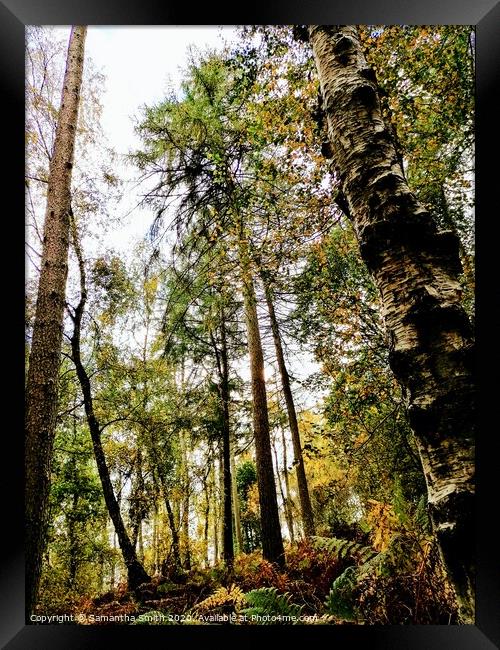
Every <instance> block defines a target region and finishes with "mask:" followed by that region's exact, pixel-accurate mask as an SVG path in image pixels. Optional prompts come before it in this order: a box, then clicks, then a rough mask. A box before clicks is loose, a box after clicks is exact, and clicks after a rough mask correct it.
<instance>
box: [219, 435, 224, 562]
mask: <svg viewBox="0 0 500 650" xmlns="http://www.w3.org/2000/svg"><path fill="white" fill-rule="evenodd" d="M218 515H219V527H218V530H219V554H220V555H219V559H220V560H222V561H224V447H223V445H222V441H221V443H220V445H219V508H218Z"/></svg>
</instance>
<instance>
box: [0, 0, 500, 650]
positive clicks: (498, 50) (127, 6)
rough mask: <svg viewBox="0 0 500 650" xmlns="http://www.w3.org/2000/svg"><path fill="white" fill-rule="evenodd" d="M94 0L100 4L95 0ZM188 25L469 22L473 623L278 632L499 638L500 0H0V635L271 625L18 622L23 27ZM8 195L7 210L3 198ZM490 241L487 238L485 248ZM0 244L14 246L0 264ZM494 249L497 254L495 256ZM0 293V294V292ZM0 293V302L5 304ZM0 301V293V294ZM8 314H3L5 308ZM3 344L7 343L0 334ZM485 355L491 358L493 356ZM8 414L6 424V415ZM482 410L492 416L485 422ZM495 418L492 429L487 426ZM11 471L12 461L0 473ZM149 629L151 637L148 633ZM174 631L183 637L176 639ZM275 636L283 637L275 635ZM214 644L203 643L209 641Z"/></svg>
mask: <svg viewBox="0 0 500 650" xmlns="http://www.w3.org/2000/svg"><path fill="white" fill-rule="evenodd" d="M101 3H102V4H101ZM193 18H196V19H197V21H198V24H211V25H217V24H252V23H260V24H273V23H281V24H283V23H286V24H291V23H293V24H310V23H315V24H331V23H342V24H470V25H475V26H476V46H477V110H476V122H477V125H476V136H477V139H476V143H477V145H476V147H477V171H476V197H477V208H476V214H477V219H476V227H477V286H478V290H477V316H476V324H477V332H478V354H477V360H478V364H477V367H478V387H479V391H478V392H479V400H478V402H479V421H480V429H479V432H480V433H479V437H478V444H477V493H478V509H477V614H476V625H464V626H348V625H343V626H317V627H314V626H299V627H294V628H290V627H285V628H280V629H279V633H280V640H278V643H281V642H286V641H287V640H288V639H289V638H290V639H291V637H290V636H289V635H291V634H293V635H294V640H297V641H298V642H299V643H307V642H310V640H311V638H312V637H315V636H316V635H317V634H321V637H322V641H326V643H328V644H329V645H330V644H331V645H332V646H333V647H338V648H345V647H346V646H348V644H359V645H362V646H366V647H369V648H370V649H377V648H384V649H392V648H394V649H398V650H413V649H414V648H415V649H416V648H419V649H420V648H421V649H424V650H433V649H434V648H436V649H438V648H439V650H447V649H448V648H449V649H450V650H451V649H453V650H460V649H461V648H464V649H467V650H469V649H470V650H491V649H493V648H495V647H497V648H498V647H499V646H500V580H499V570H498V561H497V560H498V546H499V545H498V541H497V539H496V537H495V533H494V528H493V527H492V524H491V521H493V520H495V519H496V515H497V512H498V507H495V506H496V505H497V499H495V498H494V497H495V495H496V494H498V492H497V491H496V490H495V487H496V486H497V481H496V480H495V479H496V473H495V469H496V465H497V463H498V460H497V459H498V458H499V455H498V453H496V452H497V449H496V444H495V443H496V438H497V437H498V434H496V432H495V430H494V425H495V415H496V413H495V406H496V401H497V400H498V386H499V382H497V381H495V376H493V377H492V378H489V376H488V374H487V370H488V369H489V368H494V370H495V373H497V372H498V368H499V366H500V364H499V363H498V361H500V359H499V358H498V352H497V350H498V347H499V346H498V344H496V343H495V341H496V339H497V338H498V334H499V333H500V327H499V324H500V323H499V316H498V315H499V314H500V301H499V291H498V282H497V281H496V276H497V275H498V273H495V267H494V262H495V261H496V258H495V249H496V245H497V242H499V241H500V238H498V237H496V236H495V235H496V234H498V228H499V226H498V222H499V221H500V210H499V207H500V205H499V200H498V196H499V192H498V180H497V176H498V173H497V168H498V163H496V160H495V159H496V158H497V157H498V152H500V146H499V145H500V143H499V131H500V129H498V128H497V127H496V124H497V123H498V116H497V113H498V108H497V107H498V104H496V103H495V101H494V95H493V93H494V91H495V90H496V88H497V87H498V86H499V84H498V82H499V81H500V75H499V74H498V73H499V62H500V3H498V0H475V2H469V1H468V0H459V1H458V2H457V1H456V0H445V1H441V2H437V1H436V0H419V2H418V3H415V4H414V5H413V4H410V3H408V2H399V3H394V4H392V3H388V2H385V0H371V2H370V1H369V0H349V1H347V2H346V1H345V0H343V2H339V1H338V0H336V1H335V3H334V4H333V3H332V2H327V0H313V1H309V2H307V3H306V2H303V1H299V0H287V1H286V2H285V0H280V2H278V3H276V2H274V3H273V4H271V3H269V2H267V3H260V4H255V3H252V4H251V5H250V4H248V5H244V6H243V5H241V6H234V7H232V8H230V9H226V8H222V7H221V6H214V5H213V4H212V3H206V4H205V5H204V6H203V7H200V8H196V7H195V6H194V5H193V4H192V3H184V5H182V4H181V3H178V4H176V5H175V6H174V5H171V4H167V3H164V4H158V5H157V6H153V3H152V1H151V0H107V1H106V2H105V4H104V3H103V0H101V2H99V0H87V1H86V2H78V1H77V0H51V2H50V3H42V2H35V0H3V1H2V2H0V71H1V72H0V78H1V81H2V86H1V87H2V104H3V107H4V109H5V108H6V109H7V117H5V118H4V120H3V126H4V129H3V130H2V131H3V136H4V137H3V138H2V139H3V140H4V141H5V139H7V141H8V142H7V150H5V149H4V151H3V154H4V156H3V158H4V163H7V164H4V171H3V172H2V175H1V178H2V180H3V181H4V183H3V186H4V192H3V193H2V210H1V211H0V214H1V215H2V216H3V224H2V230H1V231H0V232H2V233H3V235H4V237H3V238H2V239H3V243H4V246H3V247H2V248H3V251H2V255H1V257H2V262H3V263H4V265H5V264H7V266H5V268H4V273H3V274H2V276H1V277H2V279H3V282H1V283H0V286H2V287H3V293H4V295H3V301H6V302H5V304H6V305H7V307H8V309H6V310H5V311H4V314H3V317H1V318H0V320H3V321H4V324H7V325H8V326H9V331H8V333H7V335H6V337H4V339H3V341H4V346H3V347H4V348H5V349H4V353H5V355H4V356H8V355H9V354H10V359H9V360H8V362H7V364H6V366H5V367H4V372H5V373H8V382H7V386H6V387H5V389H4V391H3V395H2V397H3V405H4V408H3V409H2V419H1V420H0V422H2V423H4V427H2V429H3V436H2V443H1V447H0V449H1V450H2V452H3V454H2V455H3V469H2V472H1V473H0V475H1V477H2V480H3V482H4V486H3V490H2V492H1V493H0V494H2V496H3V499H2V502H3V504H2V515H1V517H2V521H3V523H4V532H3V535H2V537H3V546H4V549H5V550H4V551H3V553H2V556H1V560H2V567H1V572H0V617H1V618H0V644H1V646H2V647H5V648H8V650H21V649H23V650H25V649H31V648H33V649H36V650H40V649H43V650H45V649H49V648H50V649H51V650H52V649H55V648H71V649H72V650H77V649H79V648H89V647H92V648H104V647H106V648H108V647H114V646H115V645H117V644H118V643H121V640H122V639H121V638H122V637H124V636H125V635H126V639H125V640H126V641H127V642H132V643H137V642H139V643H141V644H143V643H144V638H145V637H147V639H148V641H149V642H154V643H158V642H162V643H167V644H170V643H171V642H175V641H177V640H182V639H186V640H187V639H189V640H190V641H191V640H192V641H194V642H196V641H198V642H200V643H206V642H207V641H212V640H215V638H216V637H215V635H217V636H219V635H220V633H221V632H223V633H224V634H223V636H224V637H226V638H224V642H234V641H236V640H238V642H239V643H241V641H244V640H248V641H249V643H255V640H256V638H258V639H260V638H262V640H264V639H266V640H267V638H268V634H269V631H270V630H269V628H265V627H255V628H251V629H249V628H248V627H245V628H238V627H234V626H233V627H227V628H225V629H223V628H222V627H216V626H213V627H204V626H186V627H182V628H180V626H179V627H177V628H173V627H167V628H165V627H145V626H144V627H134V626H107V627H99V628H97V627H90V626H73V625H26V624H25V621H24V556H23V530H24V524H23V510H24V508H23V501H24V497H23V495H24V484H23V470H22V468H23V466H24V464H23V454H24V448H23V434H22V431H23V426H22V418H23V386H24V377H23V364H22V361H20V360H22V359H23V347H24V335H23V334H24V298H23V296H24V293H23V292H24V274H23V272H22V271H21V270H20V267H21V265H22V264H23V262H22V261H21V260H23V261H24V201H23V196H24V192H23V187H24V184H23V172H24V155H23V148H22V144H21V143H22V142H23V139H24V26H25V25H29V24H41V25H43V24H45V25H70V24H88V25H97V24H101V25H176V24H177V25H190V24H193V23H192V21H193ZM8 200H9V201H10V200H11V203H12V205H11V206H10V207H9V208H8V209H7V207H6V204H7V201H8ZM490 246H491V248H490ZM7 252H12V253H13V256H12V258H11V260H10V261H8V262H6V257H7ZM497 256H498V254H497ZM490 280H492V281H491V282H490ZM5 294H7V295H5ZM3 301H2V302H3ZM0 304H1V303H0ZM7 314H8V317H7ZM5 342H7V343H5ZM495 353H496V354H497V358H496V359H495V358H494V355H495ZM9 414H10V415H11V416H12V417H11V424H10V425H6V424H5V422H6V421H7V416H8V415H9ZM490 418H491V420H490ZM497 428H498V427H497ZM7 470H10V471H7ZM152 636H154V637H155V639H156V640H152ZM179 637H182V638H179ZM281 639H283V641H281ZM212 642H213V641H212Z"/></svg>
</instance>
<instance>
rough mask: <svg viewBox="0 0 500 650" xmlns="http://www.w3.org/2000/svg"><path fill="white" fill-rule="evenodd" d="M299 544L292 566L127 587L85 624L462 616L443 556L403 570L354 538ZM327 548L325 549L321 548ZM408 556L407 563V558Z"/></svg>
mask: <svg viewBox="0 0 500 650" xmlns="http://www.w3.org/2000/svg"><path fill="white" fill-rule="evenodd" d="M317 540H323V541H322V542H321V543H320V544H318V543H316V544H314V543H312V542H310V541H301V542H299V543H298V544H296V545H294V546H293V547H291V546H289V547H288V548H287V550H286V569H284V570H280V569H278V568H277V567H276V566H275V565H273V564H271V563H270V562H268V561H266V560H264V559H262V556H261V554H260V552H254V553H251V554H242V555H239V556H238V557H237V558H236V559H235V562H234V568H233V571H232V572H228V571H227V570H226V569H225V568H224V567H223V566H215V567H210V568H193V569H191V570H189V571H182V572H177V574H175V575H171V576H169V577H166V576H162V577H154V578H153V579H152V581H151V582H149V583H146V584H143V585H141V586H140V587H139V589H138V590H137V591H136V592H135V593H132V592H129V591H127V587H126V585H125V584H122V585H119V586H118V587H117V588H116V589H114V590H112V591H109V592H108V593H105V594H104V595H101V596H99V597H98V598H94V599H91V598H82V599H81V600H80V601H78V602H76V603H75V605H74V612H73V614H74V617H75V620H76V622H77V623H79V624H90V625H109V624H117V623H122V624H123V623H125V624H135V625H141V624H142V625H172V624H173V625H175V624H188V625H189V624H194V625H200V624H202V625H206V624H219V625H220V624H226V625H227V624H237V625H261V624H336V625H338V624H422V623H427V624H445V625H446V624H454V623H457V612H456V608H455V606H454V601H453V594H452V592H451V590H450V588H449V586H448V585H447V583H446V581H445V580H444V577H443V575H442V571H441V569H440V566H439V562H438V561H437V558H436V557H434V555H433V553H430V554H428V555H427V557H426V558H424V561H423V562H422V561H421V562H420V563H419V564H416V565H415V564H414V565H413V566H410V565H409V564H406V566H405V565H404V562H402V563H401V564H402V566H401V567H400V568H399V570H398V569H397V568H396V567H395V566H394V565H392V566H391V565H390V564H389V563H388V561H387V560H388V554H387V553H376V552H374V550H373V549H371V548H370V547H369V546H363V545H361V544H359V543H357V542H353V541H348V540H335V539H334V538H332V539H331V540H326V539H325V538H317ZM321 546H322V548H321ZM406 559H408V558H406Z"/></svg>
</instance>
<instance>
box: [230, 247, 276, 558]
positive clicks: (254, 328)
mask: <svg viewBox="0 0 500 650" xmlns="http://www.w3.org/2000/svg"><path fill="white" fill-rule="evenodd" d="M240 263H241V270H242V281H243V298H244V304H245V316H246V324H247V335H248V352H249V356H250V375H251V378H252V410H253V429H254V436H255V456H256V465H257V485H258V489H259V505H260V519H261V533H262V554H263V556H264V558H265V559H266V560H269V561H270V562H276V563H277V564H278V565H279V566H284V564H285V553H284V549H283V539H282V536H281V526H280V520H279V512H278V501H277V499H276V485H275V482H274V471H273V458H272V452H271V440H270V432H269V418H268V413H267V395H266V383H265V379H264V355H263V352H262V343H261V339H260V331H259V320H258V316H257V299H256V295H255V287H254V283H253V278H252V274H251V270H250V260H249V257H248V252H247V251H246V250H245V249H244V248H243V246H242V247H241V248H240Z"/></svg>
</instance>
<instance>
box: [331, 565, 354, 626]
mask: <svg viewBox="0 0 500 650" xmlns="http://www.w3.org/2000/svg"><path fill="white" fill-rule="evenodd" d="M356 584H357V581H356V567H354V566H351V567H347V569H346V570H345V571H344V572H343V573H342V574H341V575H340V576H339V577H338V578H337V579H336V580H334V582H333V585H332V588H331V590H330V592H329V594H328V596H327V598H326V601H325V608H326V613H327V614H332V615H334V616H336V617H337V618H339V619H341V620H344V621H354V620H356V615H355V605H354V594H355V588H356Z"/></svg>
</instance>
